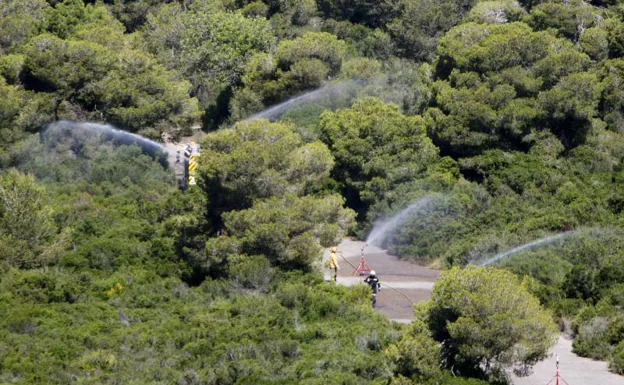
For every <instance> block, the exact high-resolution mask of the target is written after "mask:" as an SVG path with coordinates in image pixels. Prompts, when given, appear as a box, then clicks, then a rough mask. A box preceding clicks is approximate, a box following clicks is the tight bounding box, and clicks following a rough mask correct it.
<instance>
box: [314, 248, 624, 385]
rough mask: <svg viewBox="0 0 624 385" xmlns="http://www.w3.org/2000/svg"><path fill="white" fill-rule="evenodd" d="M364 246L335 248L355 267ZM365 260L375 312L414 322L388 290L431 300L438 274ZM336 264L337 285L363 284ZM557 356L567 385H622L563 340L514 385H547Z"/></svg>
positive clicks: (378, 253) (380, 256)
mask: <svg viewBox="0 0 624 385" xmlns="http://www.w3.org/2000/svg"><path fill="white" fill-rule="evenodd" d="M363 246H364V242H360V241H353V240H349V239H345V240H344V241H342V243H340V245H338V250H339V251H341V252H342V255H343V256H344V257H345V258H346V259H347V260H348V261H349V262H350V263H351V264H353V265H354V266H357V265H358V264H359V262H360V255H361V249H362V247H363ZM324 257H325V259H327V258H328V257H329V251H327V250H326V251H325V256H324ZM364 258H365V260H366V263H367V264H368V265H369V266H370V268H371V269H373V270H375V272H376V273H377V275H378V276H379V279H380V281H381V283H382V290H381V293H380V294H379V297H378V302H377V308H378V310H379V311H381V312H382V313H383V314H385V315H386V317H388V318H389V319H391V320H393V321H395V322H400V323H410V322H411V321H412V320H413V319H414V313H413V312H412V304H411V303H410V302H409V301H408V300H407V299H406V298H405V297H404V296H403V295H401V294H400V293H398V292H397V291H395V290H392V289H390V287H392V288H394V289H397V290H398V291H400V292H401V293H403V294H405V295H406V296H408V297H409V298H410V300H411V301H412V302H414V303H416V302H420V301H425V300H428V299H429V298H430V297H431V289H432V287H433V283H434V281H435V280H436V279H437V278H438V276H439V275H440V272H439V271H437V270H432V269H429V268H427V267H424V266H418V265H415V264H412V263H409V262H406V261H402V260H400V259H398V258H397V257H394V256H392V255H389V254H387V253H386V252H385V251H384V250H381V249H380V248H378V247H376V246H367V247H366V248H365V249H364ZM338 262H339V264H340V268H341V269H340V270H339V272H338V283H339V284H341V285H346V286H351V285H354V284H357V283H359V282H362V281H363V280H364V278H365V277H361V276H357V275H353V274H352V273H353V268H352V267H351V266H349V264H347V263H346V262H345V261H344V260H343V259H342V258H338ZM325 278H326V279H327V280H329V273H328V272H327V269H325ZM384 284H385V286H386V287H384ZM556 355H559V367H560V373H561V376H562V377H563V378H564V379H565V380H566V381H567V383H568V385H624V376H618V375H616V374H613V373H611V372H609V371H608V368H607V363H606V362H603V361H593V360H590V359H586V358H581V357H578V356H577V355H575V354H574V353H572V341H570V340H567V339H565V338H564V337H560V338H559V341H557V344H556V345H555V346H554V347H553V349H552V350H551V356H550V357H549V358H547V359H546V360H544V361H541V362H539V363H538V364H537V365H535V366H534V367H533V374H532V375H530V376H528V377H522V378H518V377H513V381H514V384H515V385H546V384H547V383H548V381H550V380H551V379H552V378H553V376H554V374H555V368H556V365H555V361H556ZM560 384H563V382H560Z"/></svg>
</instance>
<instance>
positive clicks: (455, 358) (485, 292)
mask: <svg viewBox="0 0 624 385" xmlns="http://www.w3.org/2000/svg"><path fill="white" fill-rule="evenodd" d="M426 321H427V323H428V326H429V328H430V329H431V332H432V335H433V338H434V339H435V340H437V341H438V342H440V343H441V344H442V355H443V357H444V365H445V366H446V367H447V368H454V370H455V371H456V372H457V371H459V373H462V374H464V375H469V376H478V375H496V374H501V373H502V370H503V369H504V368H506V367H514V366H520V367H524V366H531V365H533V364H535V363H536V362H537V361H538V360H540V359H541V358H543V357H545V355H546V354H547V352H548V349H549V348H550V347H551V346H552V345H553V344H554V342H555V337H556V328H555V325H554V323H553V322H552V318H551V316H550V314H549V313H548V312H546V311H544V310H542V308H541V306H540V305H539V302H538V300H537V299H536V298H535V297H533V296H532V295H530V294H529V293H528V292H527V291H526V290H525V289H524V288H523V287H522V286H521V285H520V283H519V282H518V279H517V278H516V277H515V276H514V275H513V274H512V273H509V272H506V271H503V270H495V269H491V268H485V269H483V268H476V267H467V268H466V269H463V270H460V269H457V268H454V269H451V270H449V271H446V272H444V273H443V274H442V275H441V277H440V278H439V279H438V280H437V281H436V284H435V286H434V288H433V292H432V297H431V301H430V305H429V308H428V309H427V316H426Z"/></svg>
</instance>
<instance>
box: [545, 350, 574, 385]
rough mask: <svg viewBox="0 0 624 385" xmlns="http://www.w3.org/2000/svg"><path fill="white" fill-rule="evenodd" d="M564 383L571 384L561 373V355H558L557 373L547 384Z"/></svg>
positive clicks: (565, 384) (556, 384)
mask: <svg viewBox="0 0 624 385" xmlns="http://www.w3.org/2000/svg"><path fill="white" fill-rule="evenodd" d="M562 384H563V385H570V384H568V383H567V382H566V380H564V379H563V377H561V375H560V374H559V355H557V374H555V377H553V379H552V380H550V381H548V383H547V384H546V385H562Z"/></svg>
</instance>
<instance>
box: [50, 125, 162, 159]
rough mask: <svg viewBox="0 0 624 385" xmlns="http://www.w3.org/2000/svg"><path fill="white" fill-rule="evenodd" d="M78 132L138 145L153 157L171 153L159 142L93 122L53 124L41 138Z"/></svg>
mask: <svg viewBox="0 0 624 385" xmlns="http://www.w3.org/2000/svg"><path fill="white" fill-rule="evenodd" d="M76 132H84V133H89V134H99V135H101V136H102V137H104V138H106V139H109V140H111V139H112V140H116V141H118V142H120V143H121V144H125V145H138V146H139V147H141V148H142V149H143V150H144V151H145V152H147V153H148V154H150V155H151V156H154V157H155V156H157V155H158V154H159V153H161V154H169V155H170V151H169V150H168V149H167V148H166V147H165V146H163V145H162V144H160V143H158V142H154V141H153V140H150V139H147V138H145V137H143V136H141V135H137V134H133V133H131V132H127V131H123V130H120V129H118V128H115V127H113V126H111V125H109V124H102V123H92V122H72V121H67V120H60V121H58V122H53V123H50V124H48V125H46V126H45V127H44V129H43V130H42V132H41V137H42V138H43V139H46V138H47V137H48V136H49V135H50V134H52V133H55V134H61V135H63V134H64V135H73V134H75V133H76Z"/></svg>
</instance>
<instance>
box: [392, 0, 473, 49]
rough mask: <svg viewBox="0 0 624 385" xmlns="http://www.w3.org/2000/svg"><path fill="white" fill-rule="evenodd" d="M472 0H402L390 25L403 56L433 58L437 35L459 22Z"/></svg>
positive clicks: (470, 5) (439, 35) (438, 36)
mask: <svg viewBox="0 0 624 385" xmlns="http://www.w3.org/2000/svg"><path fill="white" fill-rule="evenodd" d="M475 3H476V2H475V1H472V0H445V1H436V0H402V1H399V2H398V4H397V13H398V15H397V17H395V18H394V19H393V20H392V22H391V23H390V24H389V25H388V30H389V32H390V35H391V36H392V38H393V39H394V40H395V41H396V43H397V46H398V48H399V52H400V54H401V55H402V56H403V57H407V58H413V59H416V60H422V61H428V60H431V59H433V55H434V53H435V49H436V45H437V42H438V39H440V37H441V36H442V35H443V34H444V33H445V32H446V31H448V30H449V29H451V28H452V27H453V26H455V25H456V24H458V23H459V21H460V20H461V18H462V16H463V15H464V14H465V13H466V12H468V10H470V8H472V6H473V5H474V4H475Z"/></svg>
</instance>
